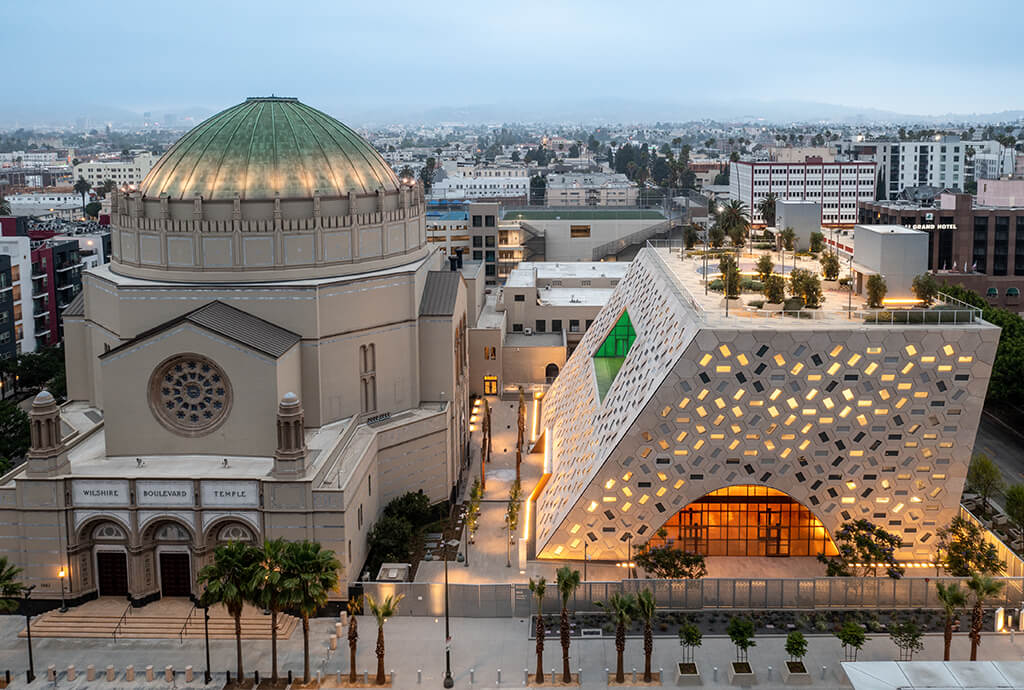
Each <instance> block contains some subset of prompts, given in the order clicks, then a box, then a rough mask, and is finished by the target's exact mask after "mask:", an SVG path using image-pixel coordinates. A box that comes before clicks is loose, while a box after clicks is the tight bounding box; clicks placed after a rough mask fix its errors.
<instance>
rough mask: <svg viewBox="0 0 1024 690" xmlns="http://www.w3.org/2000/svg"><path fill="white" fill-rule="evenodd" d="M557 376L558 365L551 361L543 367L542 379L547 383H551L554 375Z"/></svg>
mask: <svg viewBox="0 0 1024 690" xmlns="http://www.w3.org/2000/svg"><path fill="white" fill-rule="evenodd" d="M556 376H558V365H557V364H555V363H554V362H552V363H551V364H548V365H547V366H546V367H544V380H545V381H546V382H547V383H553V382H554V380H555V377H556Z"/></svg>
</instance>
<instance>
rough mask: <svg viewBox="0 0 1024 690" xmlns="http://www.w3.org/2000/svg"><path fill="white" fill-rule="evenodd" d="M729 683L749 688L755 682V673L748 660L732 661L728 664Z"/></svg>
mask: <svg viewBox="0 0 1024 690" xmlns="http://www.w3.org/2000/svg"><path fill="white" fill-rule="evenodd" d="M737 667H738V668H737ZM729 683H730V684H732V685H736V686H738V687H741V688H749V687H750V686H752V685H754V684H756V683H757V674H756V673H754V668H753V667H752V666H751V665H750V663H749V662H746V661H733V662H732V663H730V664H729Z"/></svg>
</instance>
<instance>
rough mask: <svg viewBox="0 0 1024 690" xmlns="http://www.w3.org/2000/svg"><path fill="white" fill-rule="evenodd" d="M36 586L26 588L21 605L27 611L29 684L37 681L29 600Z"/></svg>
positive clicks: (26, 632) (26, 631) (23, 591)
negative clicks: (33, 660) (33, 658)
mask: <svg viewBox="0 0 1024 690" xmlns="http://www.w3.org/2000/svg"><path fill="white" fill-rule="evenodd" d="M35 588H36V586H35V585H32V586H31V587H26V588H25V589H23V590H21V591H22V598H21V605H22V606H23V607H24V609H25V638H26V640H27V641H28V676H27V678H28V682H29V683H31V682H32V681H34V680H35V679H36V667H35V664H34V663H33V662H32V614H31V613H29V610H28V598H29V597H30V596H32V590H33V589H35Z"/></svg>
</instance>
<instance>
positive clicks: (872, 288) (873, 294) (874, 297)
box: [867, 273, 889, 309]
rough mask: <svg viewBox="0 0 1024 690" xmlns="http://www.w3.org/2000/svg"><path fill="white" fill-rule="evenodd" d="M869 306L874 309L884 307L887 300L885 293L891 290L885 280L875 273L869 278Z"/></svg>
mask: <svg viewBox="0 0 1024 690" xmlns="http://www.w3.org/2000/svg"><path fill="white" fill-rule="evenodd" d="M867 287H868V306H869V307H870V308H872V309H879V308H881V306H882V300H884V299H885V293H886V292H888V291H889V288H888V287H887V286H886V284H885V278H883V277H882V276H880V275H878V274H877V273H875V274H874V275H872V276H869V277H868V285H867Z"/></svg>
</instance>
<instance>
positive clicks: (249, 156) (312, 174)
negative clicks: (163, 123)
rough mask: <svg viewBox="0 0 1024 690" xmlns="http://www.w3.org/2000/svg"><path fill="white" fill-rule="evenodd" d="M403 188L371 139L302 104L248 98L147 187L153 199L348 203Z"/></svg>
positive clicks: (164, 162) (199, 131)
mask: <svg viewBox="0 0 1024 690" xmlns="http://www.w3.org/2000/svg"><path fill="white" fill-rule="evenodd" d="M398 188H399V182H398V178H397V177H395V174H394V172H393V171H392V170H391V167H390V166H389V165H388V164H387V162H385V160H384V159H383V158H382V157H381V155H380V154H379V153H377V151H376V150H375V149H374V148H373V146H371V145H370V143H369V142H368V141H366V140H365V139H363V138H362V137H361V136H359V135H358V134H356V133H355V131H353V130H352V129H350V128H348V127H346V126H345V125H343V124H342V123H340V122H338V121H337V120H335V119H334V118H333V117H330V116H328V115H325V114H324V113H322V112H320V111H319V110H315V109H313V108H310V107H309V106H307V105H304V104H302V103H300V102H299V101H298V99H295V98H274V97H271V98H248V99H246V100H245V102H244V103H239V104H238V105H236V106H234V107H232V108H228V109H227V110H224V111H222V112H220V113H217V114H216V115H214V116H213V117H211V118H210V119H208V120H206V121H205V122H203V123H202V124H200V125H199V126H197V127H196V128H195V129H193V130H192V131H190V132H189V133H188V134H186V135H185V136H183V137H182V138H181V139H179V140H178V142H177V143H176V144H174V146H172V147H171V149H170V150H169V151H168V152H167V153H165V154H164V155H163V157H162V158H161V159H160V160H159V161H157V163H156V165H155V166H154V167H153V169H152V170H151V171H150V172H149V174H148V175H147V176H146V179H145V180H144V181H143V182H142V192H143V194H144V195H145V196H146V197H150V198H156V197H159V196H160V195H162V194H168V195H169V196H170V198H171V199H183V200H190V199H194V198H195V196H196V194H199V195H201V196H202V197H203V199H204V200H207V201H210V200H228V199H234V198H235V195H236V194H237V195H238V197H239V198H241V199H243V200H244V199H249V200H252V199H274V198H275V197H280V198H282V199H296V198H312V197H314V196H321V197H342V196H347V195H348V193H349V192H355V193H356V194H372V193H375V192H376V191H377V190H378V189H383V190H384V191H385V192H391V191H395V190H397V189H398Z"/></svg>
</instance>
